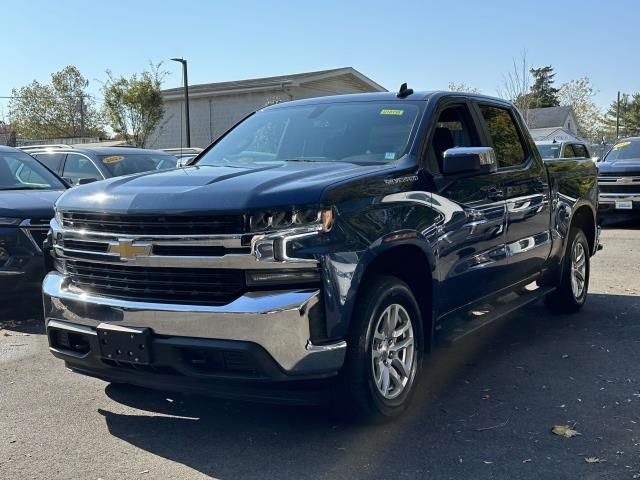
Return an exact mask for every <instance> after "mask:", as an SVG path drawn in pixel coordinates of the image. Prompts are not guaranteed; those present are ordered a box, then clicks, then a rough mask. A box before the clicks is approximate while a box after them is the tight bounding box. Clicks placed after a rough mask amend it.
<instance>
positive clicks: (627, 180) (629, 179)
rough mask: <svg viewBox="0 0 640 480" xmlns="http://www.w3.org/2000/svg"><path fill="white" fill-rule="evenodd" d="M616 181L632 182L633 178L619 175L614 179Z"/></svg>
mask: <svg viewBox="0 0 640 480" xmlns="http://www.w3.org/2000/svg"><path fill="white" fill-rule="evenodd" d="M616 183H633V178H630V177H620V178H619V179H618V180H616Z"/></svg>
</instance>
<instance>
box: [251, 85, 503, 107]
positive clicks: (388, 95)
mask: <svg viewBox="0 0 640 480" xmlns="http://www.w3.org/2000/svg"><path fill="white" fill-rule="evenodd" d="M445 96H460V97H465V98H473V99H475V100H480V101H482V100H485V101H491V102H499V103H502V104H505V105H511V103H510V102H509V101H507V100H504V99H501V98H496V97H489V96H487V95H480V94H477V93H467V92H450V91H442V90H440V91H422V92H413V93H412V94H410V95H407V96H406V97H402V98H399V97H398V94H397V92H373V93H352V94H346V95H329V96H326V97H314V98H304V99H301V100H292V101H290V102H283V103H277V104H275V105H271V106H269V107H265V108H263V109H262V110H272V109H278V108H288V107H295V106H302V105H323V104H330V103H352V102H406V101H426V100H428V99H430V98H440V97H445Z"/></svg>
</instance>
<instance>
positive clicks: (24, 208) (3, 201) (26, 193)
mask: <svg viewBox="0 0 640 480" xmlns="http://www.w3.org/2000/svg"><path fill="white" fill-rule="evenodd" d="M61 194H62V190H13V191H12V190H7V191H2V192H0V217H14V218H53V204H54V203H55V201H56V200H57V198H58V197H59V196H60V195H61Z"/></svg>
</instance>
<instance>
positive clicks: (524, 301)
mask: <svg viewBox="0 0 640 480" xmlns="http://www.w3.org/2000/svg"><path fill="white" fill-rule="evenodd" d="M554 290H555V287H539V288H536V289H535V290H525V289H523V290H520V292H519V293H515V292H514V293H509V294H507V295H505V296H503V297H500V298H499V299H497V300H496V301H494V302H492V303H487V304H485V305H481V306H478V307H474V308H472V309H471V310H469V311H467V312H465V313H463V314H461V315H458V316H457V317H453V318H449V319H447V320H445V322H444V325H442V328H441V329H439V330H438V331H437V332H436V344H437V345H439V346H444V347H449V346H451V345H453V344H454V343H456V342H458V341H460V340H462V339H463V338H466V337H467V336H468V335H471V334H473V333H475V332H477V331H478V330H480V329H481V328H483V327H486V326H487V325H489V324H491V323H493V322H495V321H496V320H499V319H501V318H503V317H505V316H507V315H509V314H510V313H513V312H515V311H516V310H519V309H520V308H522V307H525V306H526V305H529V304H531V303H534V302H536V301H538V300H539V299H541V298H542V297H544V296H545V295H548V294H549V293H551V292H553V291H554Z"/></svg>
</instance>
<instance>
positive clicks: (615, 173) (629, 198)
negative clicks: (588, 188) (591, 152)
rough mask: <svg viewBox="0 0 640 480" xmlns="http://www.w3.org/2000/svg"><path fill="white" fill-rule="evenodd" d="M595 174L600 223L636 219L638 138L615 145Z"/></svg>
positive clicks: (639, 184)
mask: <svg viewBox="0 0 640 480" xmlns="http://www.w3.org/2000/svg"><path fill="white" fill-rule="evenodd" d="M598 171H599V177H598V184H599V186H600V203H599V213H600V216H601V217H602V218H603V220H606V219H610V220H615V219H618V220H624V219H631V218H640V137H632V138H624V139H621V140H619V141H618V142H616V143H615V144H614V145H613V147H612V148H611V150H609V152H608V153H607V154H606V155H605V157H604V158H603V159H602V160H601V161H600V162H598Z"/></svg>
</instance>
